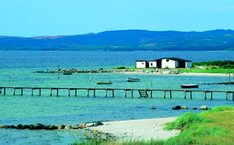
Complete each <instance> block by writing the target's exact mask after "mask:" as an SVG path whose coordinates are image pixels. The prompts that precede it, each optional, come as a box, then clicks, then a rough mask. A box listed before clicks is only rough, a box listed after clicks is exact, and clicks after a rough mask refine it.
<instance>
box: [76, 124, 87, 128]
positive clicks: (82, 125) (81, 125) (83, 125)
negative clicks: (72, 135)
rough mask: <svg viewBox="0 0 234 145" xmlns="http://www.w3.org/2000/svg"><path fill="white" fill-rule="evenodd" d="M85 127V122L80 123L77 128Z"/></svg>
mask: <svg viewBox="0 0 234 145" xmlns="http://www.w3.org/2000/svg"><path fill="white" fill-rule="evenodd" d="M85 127H86V124H85V123H81V124H80V125H79V126H78V128H80V129H82V128H85Z"/></svg>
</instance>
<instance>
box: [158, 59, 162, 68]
mask: <svg viewBox="0 0 234 145" xmlns="http://www.w3.org/2000/svg"><path fill="white" fill-rule="evenodd" d="M157 68H162V60H157Z"/></svg>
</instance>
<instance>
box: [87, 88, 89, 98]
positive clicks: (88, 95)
mask: <svg viewBox="0 0 234 145" xmlns="http://www.w3.org/2000/svg"><path fill="white" fill-rule="evenodd" d="M87 97H89V89H87Z"/></svg>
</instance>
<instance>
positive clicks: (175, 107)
mask: <svg viewBox="0 0 234 145" xmlns="http://www.w3.org/2000/svg"><path fill="white" fill-rule="evenodd" d="M172 109H173V110H179V109H181V107H180V106H179V105H177V106H174V107H172Z"/></svg>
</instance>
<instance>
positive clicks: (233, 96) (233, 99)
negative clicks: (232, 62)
mask: <svg viewBox="0 0 234 145" xmlns="http://www.w3.org/2000/svg"><path fill="white" fill-rule="evenodd" d="M233 74H234V73H233ZM232 101H234V93H232Z"/></svg>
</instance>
